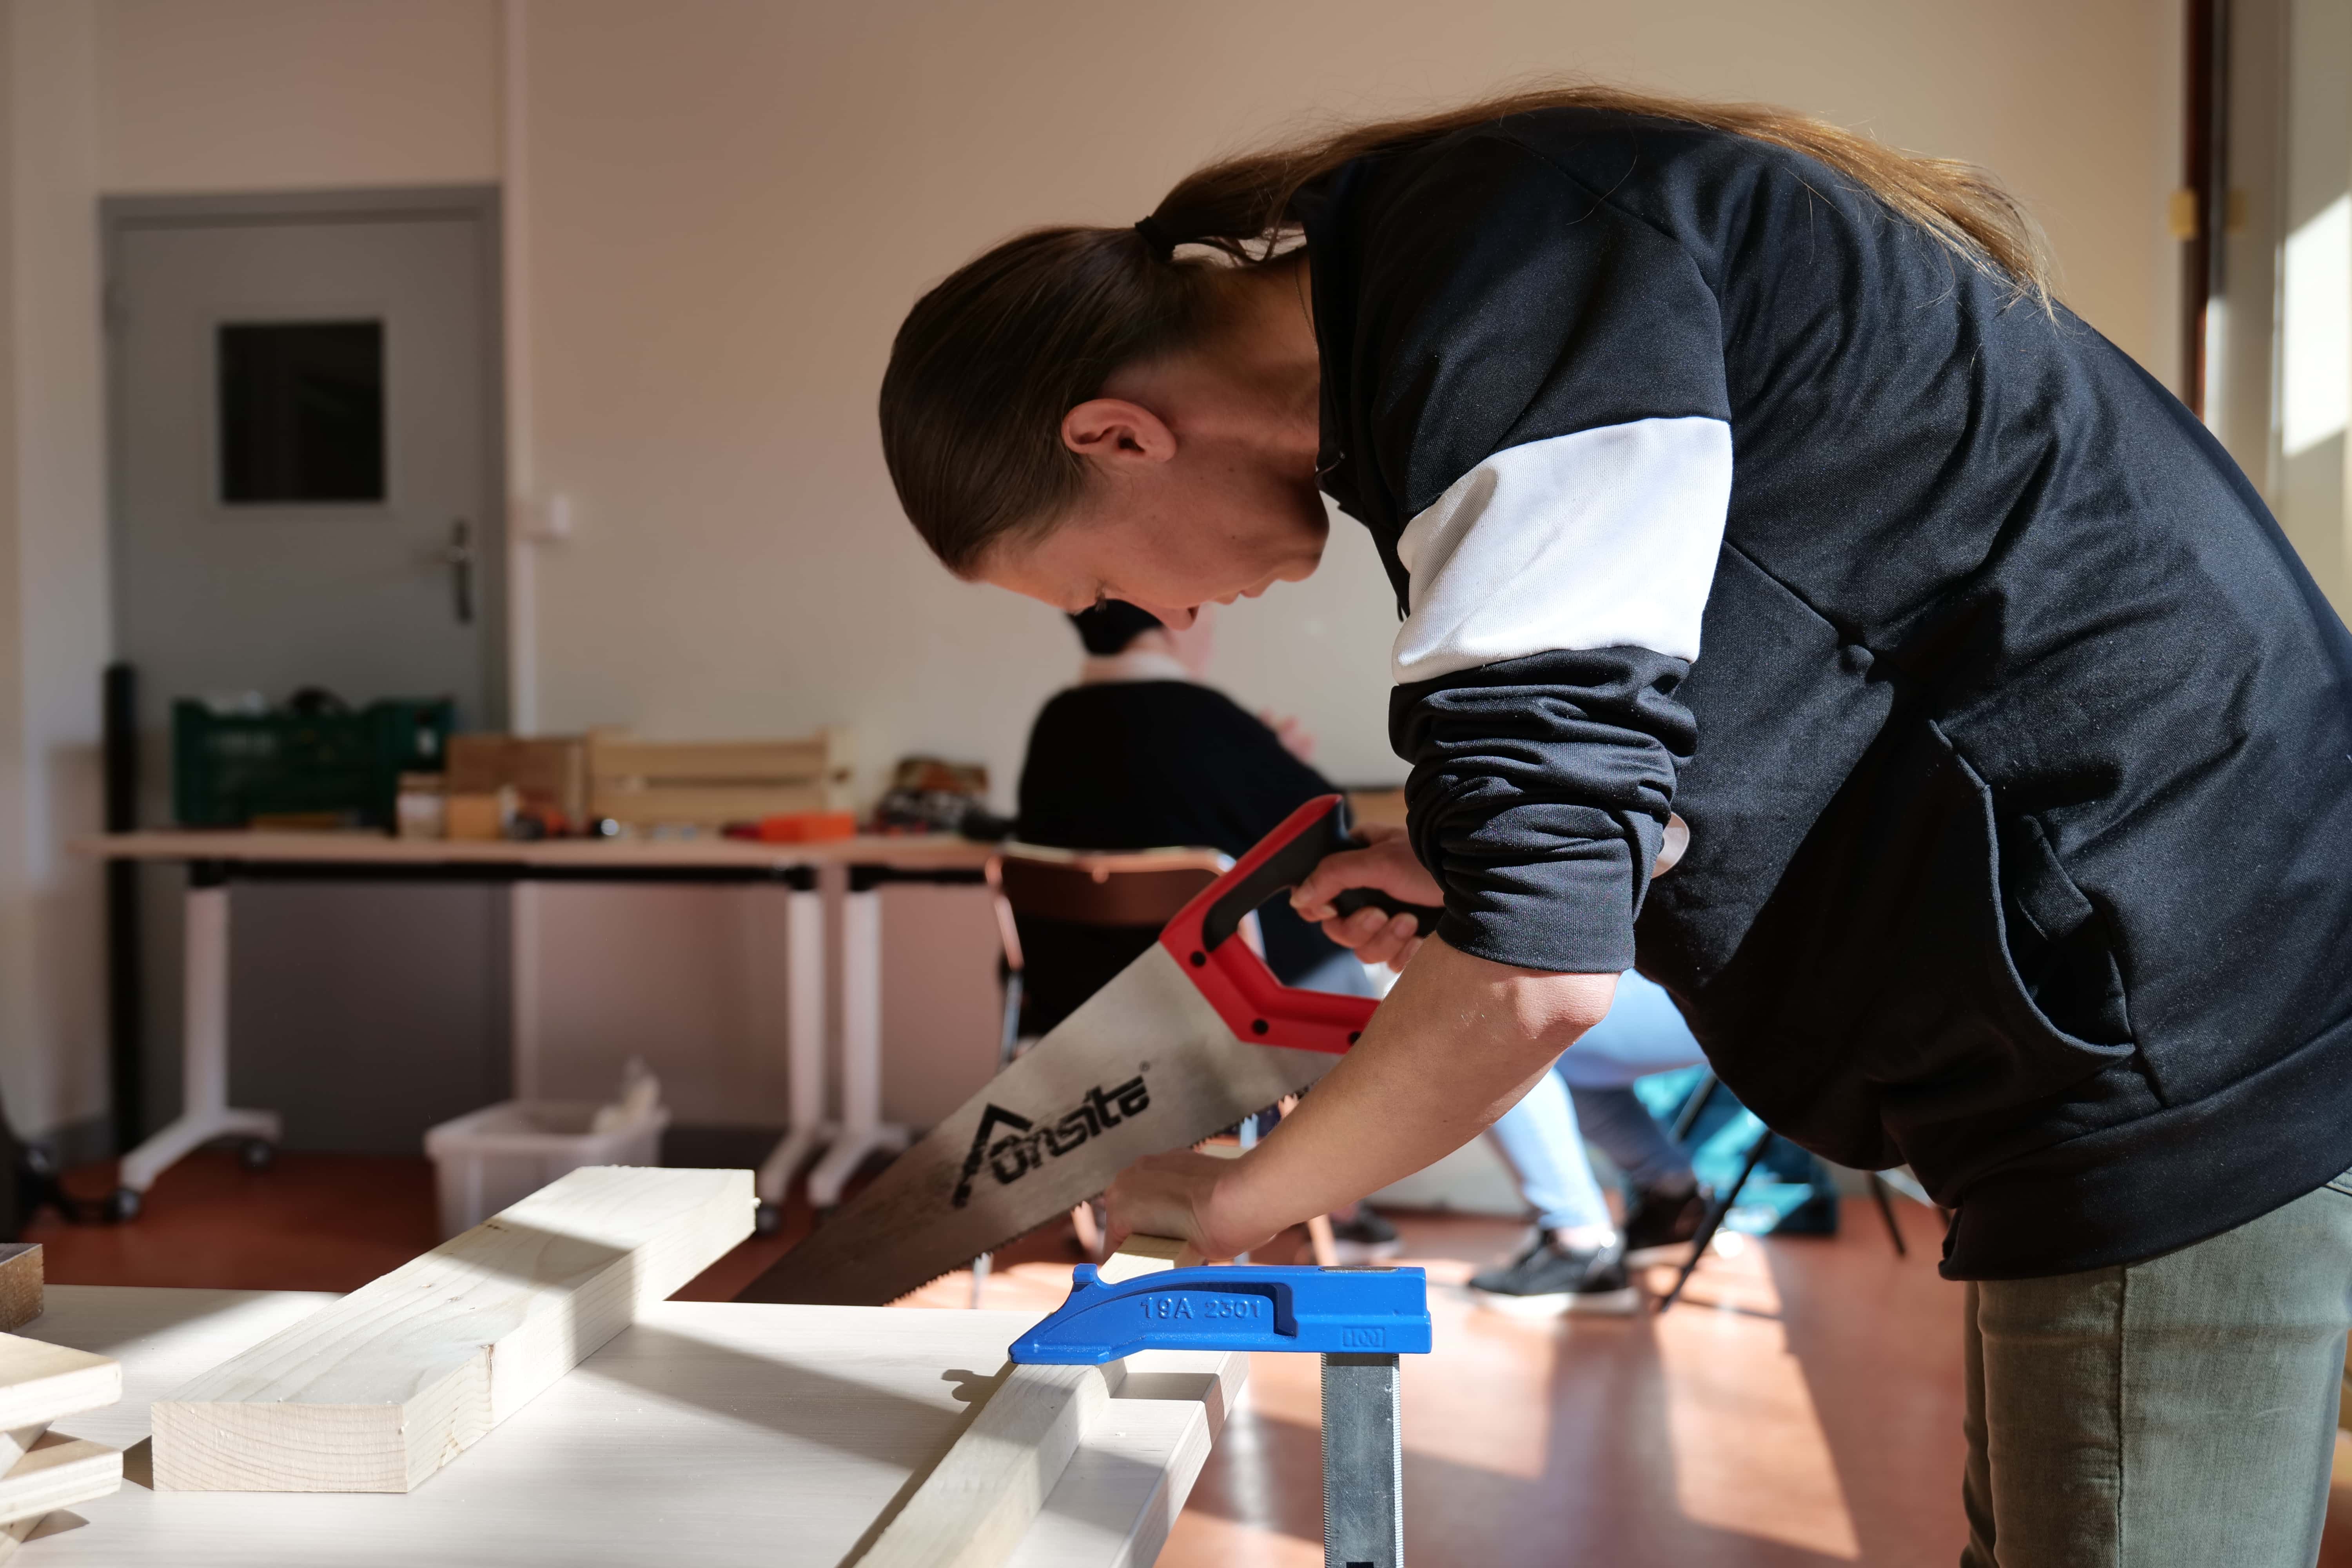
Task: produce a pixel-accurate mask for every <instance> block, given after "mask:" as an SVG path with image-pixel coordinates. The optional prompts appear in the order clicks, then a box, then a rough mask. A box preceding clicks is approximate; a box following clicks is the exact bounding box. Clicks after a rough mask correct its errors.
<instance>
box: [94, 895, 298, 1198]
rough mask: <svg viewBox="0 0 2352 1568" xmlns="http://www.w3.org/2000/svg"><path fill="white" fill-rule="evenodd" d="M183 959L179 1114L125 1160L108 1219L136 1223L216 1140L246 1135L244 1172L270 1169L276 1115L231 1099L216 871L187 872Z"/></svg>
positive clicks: (224, 901) (221, 900) (224, 946)
mask: <svg viewBox="0 0 2352 1568" xmlns="http://www.w3.org/2000/svg"><path fill="white" fill-rule="evenodd" d="M184 963H185V973H184V976H183V981H182V984H183V985H184V988H185V989H184V994H185V997H186V1003H185V1015H186V1016H185V1017H184V1018H183V1020H182V1024H181V1061H182V1064H183V1065H182V1069H181V1100H182V1105H183V1109H182V1110H181V1112H180V1114H179V1116H178V1118H177V1119H176V1120H174V1121H173V1122H172V1123H171V1124H170V1125H169V1126H167V1127H164V1128H163V1129H162V1130H160V1131H157V1132H155V1133H154V1134H153V1135H152V1136H151V1137H149V1138H148V1139H147V1140H146V1141H145V1142H142V1143H141V1144H140V1145H139V1147H137V1148H136V1149H133V1150H131V1152H129V1153H127V1154H125V1155H123V1156H122V1173H121V1178H120V1184H119V1185H118V1186H117V1187H116V1188H115V1190H114V1193H113V1195H112V1196H111V1197H110V1198H108V1200H107V1213H108V1216H109V1217H110V1218H113V1219H131V1218H134V1217H135V1216H136V1215H138V1213H139V1210H140V1207H141V1206H142V1200H143V1198H144V1196H145V1194H146V1192H147V1189H148V1188H149V1187H151V1186H152V1185H153V1184H154V1183H155V1178H156V1177H157V1176H159V1175H161V1174H163V1172H164V1171H165V1170H166V1169H168V1168H169V1167H170V1166H171V1165H173V1163H175V1162H177V1161H178V1160H179V1159H180V1158H181V1157H182V1156H183V1155H185V1154H187V1153H189V1152H192V1151H194V1150H195V1149H198V1148H200V1147H202V1146H203V1145H205V1144H206V1143H209V1142H212V1141H213V1140H215V1139H216V1138H232V1137H239V1136H242V1137H243V1138H245V1139H246V1140H247V1143H246V1147H245V1150H244V1160H245V1163H246V1166H247V1169H259V1168H260V1167H262V1166H264V1165H267V1164H268V1163H269V1157H270V1153H271V1151H272V1149H273V1146H274V1145H275V1144H276V1143H277V1142H278V1134H279V1122H278V1113H277V1112H276V1111H274V1110H237V1109H236V1108H235V1107H233V1106H231V1105H230V1104H229V1102H228V884H227V881H226V879H225V878H224V877H222V876H221V874H220V873H219V871H218V870H217V869H215V868H206V867H203V866H191V867H190V868H188V894H187V931H186V942H185V946H184Z"/></svg>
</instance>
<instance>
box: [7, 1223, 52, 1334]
mask: <svg viewBox="0 0 2352 1568" xmlns="http://www.w3.org/2000/svg"><path fill="white" fill-rule="evenodd" d="M41 1268H42V1265H41V1244H40V1243H39V1242H37V1241H11V1242H8V1243H5V1244H4V1245H0V1333H5V1332H7V1331H12V1330H16V1329H21V1328H23V1327H24V1326H25V1325H26V1323H29V1322H31V1321H33V1320H34V1319H35V1318H37V1317H39V1316H40V1315H41Z"/></svg>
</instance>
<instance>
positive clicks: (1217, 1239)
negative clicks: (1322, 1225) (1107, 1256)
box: [1103, 1149, 1278, 1258]
mask: <svg viewBox="0 0 2352 1568" xmlns="http://www.w3.org/2000/svg"><path fill="white" fill-rule="evenodd" d="M1237 1167H1238V1162H1237V1161H1234V1160H1221V1159H1218V1158H1217V1157H1216V1156H1215V1155H1213V1154H1200V1153H1195V1152H1193V1151H1192V1150H1190V1149H1179V1150H1177V1151H1175V1152H1173V1153H1169V1154H1152V1155H1149V1156H1147V1157H1145V1158H1143V1159H1140V1160H1138V1161H1137V1162H1136V1163H1134V1164H1132V1165H1129V1167H1128V1168H1127V1169H1126V1170H1124V1171H1121V1172H1120V1173H1118V1180H1116V1181H1114V1182H1112V1183H1111V1184H1110V1189H1109V1191H1108V1192H1106V1193H1104V1194H1103V1246H1104V1249H1105V1250H1106V1251H1107V1252H1115V1251H1117V1250H1118V1245H1119V1243H1121V1242H1123V1241H1125V1240H1126V1239H1127V1238H1128V1237H1130V1236H1164V1237H1169V1238H1170V1239H1171V1240H1175V1241H1188V1242H1190V1243H1192V1249H1193V1250H1194V1251H1195V1252H1198V1253H1199V1254H1200V1255H1201V1256H1202V1258H1232V1257H1234V1256H1235V1255H1237V1254H1240V1253H1244V1252H1247V1251H1248V1250H1249V1249H1250V1248H1251V1247H1257V1246H1260V1245H1262V1244H1264V1243H1265V1242H1267V1241H1270V1240H1272V1239H1273V1237H1275V1236H1276V1234H1277V1230H1267V1231H1265V1232H1264V1233H1263V1234H1256V1233H1255V1231H1254V1230H1253V1228H1252V1227H1251V1226H1248V1225H1246V1224H1243V1225H1241V1226H1236V1225H1235V1223H1234V1218H1233V1217H1232V1216H1230V1215H1220V1213H1219V1211H1218V1205H1217V1202H1216V1198H1217V1192H1218V1186H1219V1184H1220V1182H1221V1181H1223V1178H1225V1177H1226V1176H1229V1175H1231V1174H1232V1173H1234V1170H1235V1169H1236V1168H1237ZM1277 1229H1278V1227H1277ZM1245 1231H1249V1232H1251V1234H1244V1232H1245Z"/></svg>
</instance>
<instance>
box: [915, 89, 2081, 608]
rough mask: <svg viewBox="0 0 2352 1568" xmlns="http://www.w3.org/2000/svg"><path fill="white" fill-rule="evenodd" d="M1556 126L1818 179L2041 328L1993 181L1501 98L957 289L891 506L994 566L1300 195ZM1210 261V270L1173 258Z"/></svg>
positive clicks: (1574, 99) (2046, 269)
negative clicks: (1501, 129) (1662, 139)
mask: <svg viewBox="0 0 2352 1568" xmlns="http://www.w3.org/2000/svg"><path fill="white" fill-rule="evenodd" d="M1549 109H1586V110H1603V111H1608V112H1612V113H1619V114H1631V115H1640V116H1645V117H1648V118H1651V119H1657V120H1669V121H1681V122H1683V123H1685V124H1689V125H1699V126H1705V127H1707V128H1709V129H1711V130H1717V131H1723V132H1730V133H1732V134H1734V135H1738V136H1745V137H1748V138H1749V139H1750V140H1753V141H1758V142H1769V143H1770V144H1771V145H1773V146H1776V147H1785V148H1788V149H1789V150H1790V151H1792V152H1796V153H1803V154H1804V155H1805V156H1807V157H1809V158H1811V159H1814V160H1815V161H1817V162H1819V163H1822V164H1825V165H1826V166H1827V167H1828V168H1829V169H1830V170H1831V171H1832V173H1833V174H1837V175H1839V176H1840V177H1842V178H1843V179H1844V180H1846V181H1848V182H1850V183H1852V184H1853V185H1854V186H1856V187H1857V188H1859V189H1862V190H1865V191H1867V192H1869V193H1870V194H1871V195H1874V196H1875V197H1876V198H1877V199H1878V200H1879V201H1880V202H1881V203H1882V204H1884V205H1885V206H1887V207H1888V208H1890V209H1891V210H1893V211H1894V212H1895V214H1897V215H1898V216H1902V217H1904V218H1906V219H1907V220H1909V221H1910V222H1912V223H1915V224H1916V225H1918V226H1920V227H1921V228H1923V229H1925V230H1926V231H1927V233H1928V234H1929V235H1931V236H1933V237H1935V238H1936V239H1937V241H1939V242H1940V243H1941V244H1942V245H1943V246H1944V247H1945V248H1946V249H1948V251H1950V252H1951V253H1952V255H1953V256H1954V257H1955V258H1958V260H1959V261H1961V262H1962V263H1963V264H1965V265H1967V266H1969V267H1973V268H1978V269H1979V270H1981V271H1984V272H1986V273H1989V274H1992V275H1994V276H1997V277H1999V278H2000V279H2003V280H2004V281H2005V282H2006V283H2007V285H2008V286H2009V288H2010V289H2011V295H2012V299H2014V300H2029V299H2030V300H2032V301H2033V302H2034V303H2035V304H2036V305H2037V306H2039V307H2041V308H2042V309H2043V310H2048V309H2050V308H2051V299H2052V296H2051V289H2050V265H2049V260H2048V256H2047V253H2046V251H2045V249H2044V247H2043V244H2042V237H2041V235H2040V232H2039V231H2038V230H2037V229H2036V228H2035V226H2034V225H2033V223H2032V219H2031V218H2029V217H2028V216H2026V214H2025V212H2024V209H2023V208H2022V207H2021V206H2020V205H2018V203H2017V201H2016V199H2015V198H2014V197H2012V196H2011V195H2009V193H2008V192H2006V191H2004V190H2003V189H2002V188H2001V187H2000V184H1999V183H1998V182H1997V181H1995V180H1994V179H1993V178H1992V176H1991V175H1990V174H1986V173H1985V172H1984V171H1982V170H1980V169H1978V168H1975V167H1973V166H1971V165H1969V164H1967V163H1955V162H1952V161H1950V160H1948V159H1941V158H1924V157H1920V156H1918V155H1916V154H1914V153H1902V152H1898V151H1896V150H1895V149H1894V148H1891V147H1887V146H1885V145H1882V144H1881V143H1879V142H1874V141H1872V140H1870V139H1869V138H1868V137H1865V136H1859V135H1856V134H1855V133H1854V132H1850V131H1845V130H1842V129H1840V128H1839V127H1837V126H1834V125H1831V124H1828V123H1826V122H1824V121H1819V120H1813V119H1810V118H1808V117H1806V116H1804V115H1801V114H1795V113H1791V112H1790V111H1789V110H1783V109H1774V108H1771V107H1769V106H1767V105H1759V104H1730V103H1706V102H1700V101H1696V100H1686V99H1675V98H1666V97H1657V96H1651V95H1648V94H1643V93H1637V92H1630V91H1626V90H1623V89H1617V88H1610V87H1598V86H1591V85H1577V86H1568V87H1552V88H1545V89H1532V90H1528V91H1522V92H1517V93H1510V94H1506V95H1504V96H1501V97H1496V98H1489V99H1485V100H1480V101H1478V102H1475V103H1470V104H1465V105H1463V106H1461V107H1459V108H1455V109H1449V110H1442V111H1440V112H1438V113H1435V114H1428V115H1423V116H1420V117H1418V118H1412V119H1404V120H1391V121H1378V122H1375V123H1372V124H1369V125H1359V126H1354V127H1350V128H1349V129H1346V130H1342V131H1339V132H1336V133H1333V134H1329V135H1326V136H1323V137H1319V138H1317V139H1313V140H1309V141H1307V142H1298V143H1296V144H1294V145H1291V146H1287V147H1280V148H1276V149H1274V150H1272V151H1268V152H1262V153H1245V154H1244V155H1243V156H1240V157H1237V158H1229V159H1226V160H1224V161H1223V162H1222V163H1212V164H1210V165H1209V166H1207V167H1206V168H1203V169H1200V170H1197V171H1196V172H1194V173H1193V174H1190V175H1188V176H1186V177H1185V178H1184V179H1183V180H1181V181H1180V182H1178V183H1177V184H1176V186H1175V188H1174V189H1173V190H1171V191H1170V192H1169V193H1168V195H1166V196H1165V197H1163V198H1162V199H1161V200H1160V205H1158V206H1157V207H1155V208H1154V209H1152V212H1151V214H1150V216H1147V217H1146V218H1144V219H1143V220H1142V221H1141V222H1140V223H1138V224H1136V225H1135V226H1132V227H1130V228H1046V229H1036V230H1033V231H1032V232H1030V233H1028V234H1024V235H1021V236H1018V237H1015V238H1013V239H1010V240H1007V241H1006V242H1005V243H1004V244H1003V245H1000V246H998V247H996V248H995V249H993V250H991V251H989V252H988V253H987V254H986V255H984V256H982V257H981V258H979V259H977V260H975V261H972V262H970V263H968V264H967V265H965V266H964V267H963V268H961V269H959V270H958V271H956V272H955V273H953V274H952V275H950V277H949V278H948V279H947V280H946V281H944V282H942V283H940V285H939V286H938V287H937V288H935V289H932V290H931V291H930V292H929V293H928V294H926V295H924V296H923V297H922V299H920V300H918V301H916V304H915V308H914V309H913V310H911V311H909V312H908V316H907V320H906V321H905V323H904V324H903V325H902V326H900V328H899V329H898V339H897V341H896V342H894V343H893V344H892V346H891V352H890V366H889V369H888V371H887V373H886V374H884V376H883V378H882V399H881V417H882V452H883V458H884V460H885V461H886V462H887V464H888V466H889V469H890V478H891V480H892V482H893V483H894V484H895V485H896V486H897V487H898V499H899V501H900V503H901V504H902V505H903V506H904V507H905V508H906V510H907V515H908V517H909V518H910V519H912V520H913V521H914V524H915V527H916V529H917V531H919V532H920V533H921V534H922V536H923V539H924V542H926V543H928V544H929V546H930V547H931V549H932V551H933V552H935V553H936V554H937V555H938V556H939V558H940V561H942V562H943V563H946V565H947V567H948V569H949V570H950V571H952V572H954V573H956V574H958V575H960V576H969V575H971V574H972V573H974V572H976V571H978V570H979V569H980V568H981V566H982V563H983V562H984V560H985V559H986V557H987V556H988V554H989V553H990V552H992V551H993V550H995V549H996V548H998V547H999V546H1001V545H1003V544H1006V543H1013V544H1018V543H1020V542H1024V541H1025V540H1031V539H1035V538H1038V537H1040V536H1042V535H1043V534H1045V532H1047V531H1050V530H1051V529H1052V528H1053V527H1054V526H1055V524H1056V523H1057V522H1059V521H1061V520H1062V519H1063V518H1064V517H1065V516H1066V514H1067V513H1068V511H1069V510H1070V509H1071V508H1072V506H1073V505H1075V503H1076V500H1077V498H1078V494H1079V491H1080V489H1081V487H1082V485H1083V484H1084V482H1085V477H1086V470H1085V468H1084V466H1083V464H1082V463H1081V461H1080V459H1079V458H1077V456H1076V454H1075V453H1073V452H1071V451H1070V450H1069V449H1068V448H1067V447H1065V446H1064V444H1063V442H1062V438H1061V426H1062V417H1063V416H1064V415H1066V414H1067V413H1068V412H1069V410H1070V409H1071V408H1073V407H1075V406H1076V405H1078V404H1081V403H1084V402H1086V401H1087V399H1088V398H1091V397H1095V396H1097V395H1099V394H1100V392H1101V390H1102V385H1103V383H1104V382H1105V381H1106V380H1107V379H1108V377H1109V376H1110V374H1111V373H1112V372H1113V371H1115V370H1117V369H1118V368H1119V367H1120V366H1121V365H1125V364H1130V363H1136V362H1137V361H1139V360H1145V359H1150V358H1152V357H1154V356H1155V355H1159V354H1162V353H1171V352H1173V351H1176V350H1179V349H1181V348H1184V347H1187V346H1189V345H1191V344H1192V343H1194V342H1199V341H1200V339H1201V338H1202V335H1203V334H1204V333H1205V332H1206V331H1207V330H1208V328H1209V327H1210V325H1211V323H1212V321H1213V315H1214V308H1215V297H1216V280H1217V277H1218V275H1219V274H1220V273H1222V272H1223V271H1225V270H1227V269H1229V268H1232V267H1236V266H1239V267H1257V266H1264V265H1266V264H1268V263H1269V262H1272V261H1275V260H1276V259H1279V258H1282V257H1283V256H1285V255H1286V254H1287V253H1286V249H1285V246H1286V242H1287V241H1288V240H1290V239H1291V238H1292V237H1294V236H1295V235H1296V233H1297V226H1298V225H1297V213H1296V212H1295V210H1294V208H1295V204H1296V202H1297V196H1298V194H1299V193H1300V191H1302V190H1303V189H1305V188H1306V187H1307V186H1308V185H1310V184H1314V183H1315V182H1316V181H1318V180H1319V179H1321V178H1323V177H1324V176H1325V175H1327V174H1331V173H1333V172H1334V171H1336V170H1338V169H1339V167H1340V166H1341V165H1343V164H1345V163H1350V162H1352V161H1353V160H1355V159H1357V158H1360V157H1364V156H1367V155H1368V154H1370V153H1391V152H1399V151H1403V150H1406V149H1410V148H1412V147H1416V146H1421V145H1423V144H1425V143H1428V142H1434V141H1436V140H1438V139H1439V138H1441V137H1444V136H1447V135H1450V134H1452V133H1453V132H1456V131H1461V130H1465V129H1468V128H1470V127H1473V126H1477V125H1483V124H1487V123H1490V122H1492V121H1498V120H1507V119H1510V118H1512V117H1513V116H1516V115H1521V114H1530V113H1535V112H1538V111H1539V110H1549ZM1184 246H1190V247H1204V248H1206V249H1208V250H1210V251H1213V252H1217V253H1220V255H1219V258H1217V259H1210V258H1202V257H1180V256H1178V255H1177V254H1176V252H1177V249H1178V247H1184Z"/></svg>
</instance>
